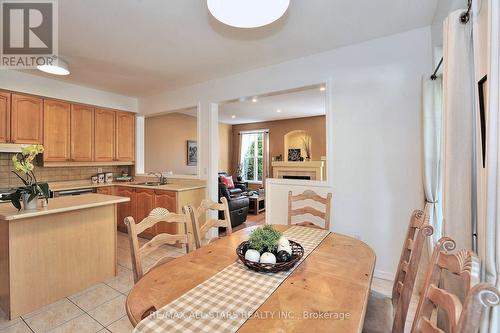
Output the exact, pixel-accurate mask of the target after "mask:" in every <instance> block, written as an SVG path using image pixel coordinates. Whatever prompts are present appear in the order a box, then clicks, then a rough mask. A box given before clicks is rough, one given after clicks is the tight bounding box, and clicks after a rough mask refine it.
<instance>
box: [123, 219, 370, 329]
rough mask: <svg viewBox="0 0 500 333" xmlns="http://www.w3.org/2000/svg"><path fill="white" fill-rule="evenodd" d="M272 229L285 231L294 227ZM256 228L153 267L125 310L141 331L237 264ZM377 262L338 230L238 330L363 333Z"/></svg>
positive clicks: (139, 284)
mask: <svg viewBox="0 0 500 333" xmlns="http://www.w3.org/2000/svg"><path fill="white" fill-rule="evenodd" d="M273 226H274V227H275V228H276V229H278V230H279V231H281V232H286V231H287V230H288V229H289V228H291V226H289V225H273ZM255 228H257V227H256V226H254V227H248V228H244V229H241V230H238V231H236V232H233V233H232V234H230V235H229V236H226V237H221V238H219V239H217V240H216V241H214V242H211V243H210V244H208V245H206V246H204V247H202V248H200V249H197V250H195V251H192V252H190V253H188V254H186V255H183V256H181V257H179V258H176V259H175V260H172V261H169V262H167V263H164V264H162V265H160V266H157V267H155V268H153V269H151V270H150V271H149V272H148V273H146V274H145V275H144V276H143V277H142V278H141V279H140V280H139V281H138V282H137V283H136V284H135V285H134V287H133V288H132V290H131V291H130V293H129V295H128V297H127V300H126V311H127V315H128V317H129V319H130V322H131V323H132V325H133V326H134V327H136V326H137V325H138V324H139V323H140V322H141V321H142V320H148V319H147V317H148V316H149V315H150V314H152V313H154V312H155V311H156V310H159V309H161V308H163V307H165V306H167V305H169V304H171V303H172V302H174V301H175V300H176V299H178V298H180V297H181V296H183V295H184V294H186V293H188V292H189V291H191V290H192V289H193V288H196V287H197V286H199V285H200V284H203V283H204V282H205V281H207V280H209V279H210V278H212V277H214V275H216V274H218V273H220V272H221V271H223V270H224V269H226V268H227V267H228V266H230V265H232V264H234V263H235V262H237V261H238V260H239V259H238V256H237V254H236V248H237V247H238V245H239V244H240V243H241V242H243V241H246V240H248V239H249V236H250V234H251V232H252V231H253V230H255ZM295 228H297V227H295ZM300 228H307V227H300ZM375 259H376V257H375V253H374V251H373V250H372V249H371V248H370V247H369V246H368V245H367V244H366V243H364V242H362V241H360V240H358V239H355V238H352V237H349V236H345V235H342V234H338V233H335V232H330V233H326V236H325V237H324V238H322V240H321V242H320V243H319V244H318V245H317V246H316V247H315V248H314V249H313V250H312V251H311V252H310V253H309V255H308V256H307V257H306V258H305V259H304V260H303V261H302V262H300V263H298V264H297V266H296V267H294V269H293V271H292V272H291V273H290V274H289V275H287V276H286V278H285V279H284V280H283V281H282V282H280V283H279V285H278V286H277V288H276V289H273V291H272V292H271V293H270V295H269V296H268V297H267V298H265V299H262V300H261V301H262V303H261V304H260V306H259V307H258V309H257V311H255V313H256V314H257V313H258V314H259V315H253V316H249V317H248V318H247V319H246V320H245V321H244V322H243V323H242V325H241V326H240V327H239V328H238V329H237V330H236V331H237V332H278V333H279V332H342V333H350V332H353V333H354V332H361V331H362V328H363V322H364V317H365V312H366V307H367V303H368V297H369V295H370V287H371V282H372V278H373V272H374V267H375ZM241 267H243V268H244V269H248V268H246V267H244V266H241ZM266 274H272V273H266ZM235 281H237V280H235ZM234 287H237V286H234ZM184 331H187V330H184Z"/></svg>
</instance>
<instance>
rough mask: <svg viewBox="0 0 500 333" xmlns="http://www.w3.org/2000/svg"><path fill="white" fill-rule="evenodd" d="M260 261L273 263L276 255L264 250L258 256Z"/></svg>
mask: <svg viewBox="0 0 500 333" xmlns="http://www.w3.org/2000/svg"><path fill="white" fill-rule="evenodd" d="M260 262H261V263H263V264H275V263H276V257H275V256H274V254H272V253H271V252H264V253H262V255H261V256H260Z"/></svg>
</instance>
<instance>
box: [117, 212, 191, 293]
mask: <svg viewBox="0 0 500 333" xmlns="http://www.w3.org/2000/svg"><path fill="white" fill-rule="evenodd" d="M160 222H166V223H177V224H180V225H181V226H182V228H179V229H180V230H184V232H182V233H179V234H168V233H160V234H158V235H156V236H155V237H153V238H152V239H151V240H150V241H148V242H146V243H145V244H144V245H142V246H141V247H139V240H138V235H139V234H140V233H142V232H143V231H144V230H146V229H148V228H151V227H153V226H155V225H156V224H157V223H160ZM125 225H126V226H127V229H128V236H129V241H130V250H131V255H132V268H133V271H134V282H135V283H137V281H139V280H140V279H141V278H142V276H143V275H144V268H143V257H145V256H147V255H148V254H151V253H152V252H154V251H156V250H158V249H160V248H161V247H162V246H164V245H167V244H169V245H175V244H184V245H186V251H187V252H189V251H190V250H191V247H192V228H191V221H190V218H189V216H188V215H186V214H174V213H170V212H169V211H168V210H167V209H165V208H155V209H153V210H152V211H151V212H150V213H149V215H148V216H147V217H146V218H145V219H144V220H142V221H141V222H140V223H137V224H136V223H135V220H134V218H133V217H131V216H129V217H126V218H125ZM173 259H174V258H173V257H162V258H160V259H159V260H158V261H157V262H156V263H155V264H154V265H153V266H152V267H151V268H153V267H156V266H158V265H161V264H163V263H166V262H168V261H171V260H173Z"/></svg>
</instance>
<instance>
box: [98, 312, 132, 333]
mask: <svg viewBox="0 0 500 333" xmlns="http://www.w3.org/2000/svg"><path fill="white" fill-rule="evenodd" d="M125 317H127V319H128V316H127V315H124V316H122V317H120V318H118V319H117V320H115V321H114V322H112V323H110V324H108V325H107V326H105V327H104V328H105V329H107V330H108V331H110V332H111V330H109V329H108V327H109V326H111V325H113V324H114V323H116V322H119V321H120V320H122V319H123V318H125Z"/></svg>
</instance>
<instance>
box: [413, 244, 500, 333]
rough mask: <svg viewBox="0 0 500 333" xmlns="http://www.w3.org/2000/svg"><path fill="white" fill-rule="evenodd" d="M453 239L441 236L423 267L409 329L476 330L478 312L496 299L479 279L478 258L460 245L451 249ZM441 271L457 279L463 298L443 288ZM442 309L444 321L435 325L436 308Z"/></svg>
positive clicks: (425, 332)
mask: <svg viewBox="0 0 500 333" xmlns="http://www.w3.org/2000/svg"><path fill="white" fill-rule="evenodd" d="M455 246H456V244H455V242H454V241H453V240H452V239H451V238H448V237H444V238H441V240H439V242H438V243H437V244H436V246H435V248H434V252H433V254H432V257H431V261H430V263H429V267H428V269H427V273H426V277H425V282H424V286H423V289H422V295H421V297H420V301H419V303H418V307H417V312H416V314H415V319H414V321H413V325H412V328H411V333H442V332H449V333H477V332H478V330H479V326H480V323H481V320H480V319H481V315H482V313H483V312H484V310H485V309H487V308H488V307H492V306H496V305H498V304H499V303H500V294H499V292H498V290H497V289H496V288H494V287H493V286H492V285H490V284H488V283H479V275H480V270H481V267H480V262H479V258H478V257H477V256H476V255H475V254H474V253H473V252H471V251H469V250H466V249H463V250H460V251H456V252H454V253H451V251H453V250H454V249H455ZM444 274H448V277H454V278H455V279H456V280H458V282H459V284H460V286H461V290H462V291H463V293H464V295H463V296H464V302H463V303H462V302H461V299H460V297H459V295H458V294H455V292H454V291H451V290H446V289H444V288H443V287H442V286H441V285H442V280H443V276H444ZM438 309H439V311H443V312H444V313H445V315H444V316H441V317H442V319H443V320H444V322H440V324H441V326H443V325H445V326H447V327H438V324H437V320H436V318H437V317H438V316H437V311H438Z"/></svg>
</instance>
